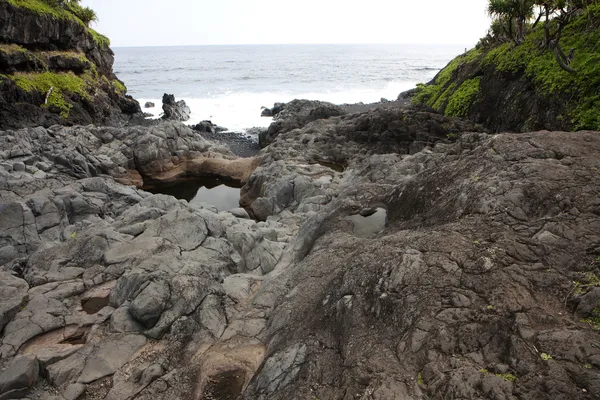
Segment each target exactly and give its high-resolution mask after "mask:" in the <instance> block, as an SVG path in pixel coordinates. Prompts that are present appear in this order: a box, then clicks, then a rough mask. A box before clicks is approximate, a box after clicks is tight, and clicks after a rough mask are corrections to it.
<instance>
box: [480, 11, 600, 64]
mask: <svg viewBox="0 0 600 400" xmlns="http://www.w3.org/2000/svg"><path fill="white" fill-rule="evenodd" d="M598 1H599V0H489V1H488V9H487V11H488V13H489V15H490V16H491V17H492V18H493V21H492V26H491V28H490V33H489V36H491V37H493V38H495V39H496V40H498V41H513V42H514V43H515V44H517V45H518V44H520V43H522V42H523V41H524V40H525V35H526V33H527V31H528V30H532V29H535V28H536V27H537V25H538V23H539V22H540V21H541V20H542V18H544V32H545V34H544V37H545V42H544V44H543V47H545V48H550V49H552V51H554V54H555V56H556V61H557V62H558V64H559V65H560V67H561V68H562V69H564V70H565V71H568V72H570V73H575V70H574V69H573V68H572V67H571V65H570V64H571V61H572V60H573V57H574V54H573V52H572V51H571V52H570V53H569V55H566V54H565V53H564V51H563V50H562V48H561V46H560V38H561V35H562V31H563V29H564V27H565V26H566V25H567V24H568V23H569V22H570V21H571V19H572V17H573V16H574V15H575V14H576V13H577V12H578V11H579V10H581V9H582V8H585V7H587V6H588V5H590V4H593V3H597V2H598Z"/></svg>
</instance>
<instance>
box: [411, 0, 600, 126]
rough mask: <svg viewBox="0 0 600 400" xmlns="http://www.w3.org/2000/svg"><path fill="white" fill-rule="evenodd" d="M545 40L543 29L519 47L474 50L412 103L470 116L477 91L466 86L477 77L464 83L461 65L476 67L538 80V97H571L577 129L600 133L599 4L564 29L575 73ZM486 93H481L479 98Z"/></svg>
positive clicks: (420, 88) (568, 107) (568, 109)
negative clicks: (548, 47)
mask: <svg viewBox="0 0 600 400" xmlns="http://www.w3.org/2000/svg"><path fill="white" fill-rule="evenodd" d="M543 42H544V30H543V27H542V26H541V25H540V26H539V27H538V28H537V29H535V30H534V31H533V32H531V33H529V34H528V35H527V36H526V38H525V41H524V42H523V43H521V44H519V45H515V44H514V43H504V44H500V45H497V46H495V47H493V48H476V49H473V50H471V51H469V52H467V53H466V54H463V55H461V56H458V57H456V58H455V59H454V60H452V62H450V64H448V65H447V66H446V67H445V68H444V69H443V70H442V71H441V72H440V73H439V74H438V76H437V77H436V79H435V81H434V82H433V84H432V85H423V84H419V85H417V89H416V93H415V96H414V97H413V102H415V103H422V104H427V105H429V106H430V107H432V108H434V109H436V110H439V111H443V112H444V113H445V114H446V115H449V116H451V115H455V116H463V117H464V116H467V115H468V110H469V108H470V107H471V105H472V104H473V103H474V102H476V101H477V100H478V98H479V97H478V96H476V95H474V94H473V93H476V91H475V90H474V89H475V83H474V82H471V83H469V84H468V85H467V86H466V87H465V84H467V82H469V81H471V80H473V78H476V77H475V76H470V77H466V78H467V81H463V82H460V81H458V82H457V81H456V79H457V77H458V76H459V75H460V69H461V67H464V66H467V65H468V64H477V65H476V66H475V68H469V69H470V70H472V71H485V73H489V71H490V69H491V70H495V71H498V72H503V73H513V74H515V75H520V74H524V75H525V76H526V77H527V78H528V79H529V80H530V81H532V82H533V87H534V90H535V92H536V94H537V95H538V96H559V97H560V98H561V99H566V100H565V114H566V116H567V118H569V119H570V126H571V127H572V129H573V130H580V129H593V130H600V4H595V5H591V6H589V7H588V8H587V9H586V10H585V11H584V12H583V13H582V14H581V15H579V16H578V17H577V18H575V19H574V20H573V21H572V22H571V23H570V24H568V25H567V26H566V27H565V29H564V32H563V35H562V39H561V47H562V48H563V49H564V51H565V52H569V50H570V49H574V51H575V57H574V59H573V62H572V63H571V67H573V68H574V69H575V71H576V73H575V74H570V73H569V72H567V71H565V70H563V69H561V68H560V66H559V65H558V63H557V61H556V58H555V55H554V52H553V51H552V50H550V49H546V48H544V46H543V45H542V44H543ZM471 66H472V65H471ZM464 78H465V77H463V78H462V79H463V80H464ZM485 95H486V94H485V93H479V96H485ZM557 118H560V116H557Z"/></svg>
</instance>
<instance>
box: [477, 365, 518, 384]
mask: <svg viewBox="0 0 600 400" xmlns="http://www.w3.org/2000/svg"><path fill="white" fill-rule="evenodd" d="M479 372H480V373H481V374H482V375H487V374H488V373H489V372H488V370H487V369H485V368H481V369H480V370H479ZM494 376H496V377H498V378H500V379H504V380H505V381H507V382H514V381H516V380H517V377H516V376H514V375H513V374H494Z"/></svg>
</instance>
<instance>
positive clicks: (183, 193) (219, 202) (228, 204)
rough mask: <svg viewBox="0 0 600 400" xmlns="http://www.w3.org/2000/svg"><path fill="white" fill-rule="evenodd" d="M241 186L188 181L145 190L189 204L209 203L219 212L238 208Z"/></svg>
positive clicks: (228, 182) (219, 181) (208, 180)
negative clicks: (182, 200) (166, 195)
mask: <svg viewBox="0 0 600 400" xmlns="http://www.w3.org/2000/svg"><path fill="white" fill-rule="evenodd" d="M240 188H241V185H240V184H239V183H236V182H230V181H223V180H220V179H214V178H203V179H189V180H183V181H180V182H176V183H173V184H168V185H159V186H152V187H149V188H145V189H144V190H146V191H148V192H150V193H162V194H168V195H171V196H173V197H176V198H178V199H184V200H187V201H188V202H189V203H190V204H195V203H209V204H211V205H213V206H215V207H216V208H217V209H218V210H219V211H227V210H231V209H232V208H237V207H239V206H240Z"/></svg>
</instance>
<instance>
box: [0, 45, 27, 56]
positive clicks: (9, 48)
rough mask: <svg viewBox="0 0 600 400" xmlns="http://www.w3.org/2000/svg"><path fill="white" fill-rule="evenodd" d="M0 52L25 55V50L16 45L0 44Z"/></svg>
mask: <svg viewBox="0 0 600 400" xmlns="http://www.w3.org/2000/svg"><path fill="white" fill-rule="evenodd" d="M0 51H1V52H3V53H5V54H14V53H25V52H27V49H25V48H24V47H21V46H19V45H18V44H6V43H0Z"/></svg>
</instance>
